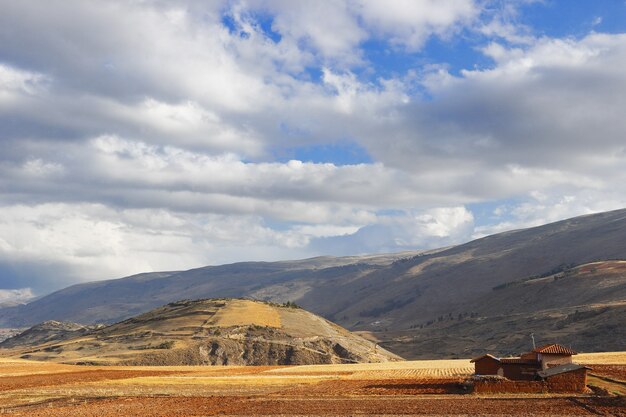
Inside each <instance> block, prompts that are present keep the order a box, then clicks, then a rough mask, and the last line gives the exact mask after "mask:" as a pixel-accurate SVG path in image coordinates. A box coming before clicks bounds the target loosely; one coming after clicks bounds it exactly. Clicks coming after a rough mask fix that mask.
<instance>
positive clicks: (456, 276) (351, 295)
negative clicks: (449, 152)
mask: <svg viewBox="0 0 626 417" xmlns="http://www.w3.org/2000/svg"><path fill="white" fill-rule="evenodd" d="M606 260H626V210H616V211H611V212H606V213H599V214H593V215H588V216H581V217H576V218H573V219H569V220H565V221H560V222H556V223H551V224H547V225H544V226H540V227H534V228H530V229H523V230H516V231H510V232H505V233H500V234H497V235H493V236H488V237H485V238H482V239H478V240H475V241H472V242H469V243H466V244H463V245H459V246H455V247H451V248H445V249H441V250H437V251H431V252H425V253H413V254H401V255H396V256H373V257H364V258H359V257H352V258H331V257H325V258H315V259H311V260H304V261H294V262H273V263H262V262H254V263H239V264H233V265H223V266H217V267H206V268H200V269H194V270H190V271H184V272H171V273H155V274H143V275H139V276H134V277H129V278H124V279H120V280H113V281H104V282H95V283H89V284H82V285H78V286H73V287H70V288H67V289H65V290H61V291H58V292H56V293H54V294H51V295H49V296H46V297H43V298H41V299H39V300H36V301H34V302H31V303H29V304H28V305H25V306H19V307H15V308H13V309H3V310H0V324H5V325H9V326H14V327H16V326H23V325H25V324H34V323H36V322H40V321H43V320H50V319H55V320H72V321H86V322H89V323H93V322H98V321H108V322H110V321H113V320H117V319H121V318H125V317H129V316H131V315H133V314H137V313H138V312H141V311H146V310H147V309H149V308H152V307H154V306H155V305H159V304H163V303H165V302H170V301H173V300H176V299H181V298H196V297H253V298H260V299H268V300H273V301H278V302H284V301H287V300H292V301H296V302H297V303H298V304H299V305H302V306H303V307H304V308H306V309H308V310H310V311H313V312H315V313H316V314H320V315H322V316H324V317H326V318H328V319H330V320H332V321H334V322H337V323H339V324H341V325H343V326H345V327H347V328H349V329H351V330H359V331H364V332H372V333H373V334H374V336H375V337H378V338H381V339H383V340H385V343H387V346H393V348H394V349H396V350H397V351H398V352H400V353H401V354H403V355H404V356H406V357H408V358H412V357H437V356H451V355H457V354H461V353H462V352H464V351H468V349H474V348H476V349H480V347H481V346H484V345H485V344H486V343H487V342H488V341H489V338H490V337H495V336H493V335H492V334H491V333H490V332H487V331H485V329H482V330H480V329H479V328H478V327H477V328H476V332H472V331H471V329H470V328H468V329H467V330H462V329H456V328H453V329H446V330H445V332H444V333H442V334H439V333H438V334H436V335H433V334H432V333H429V331H430V330H428V329H425V328H424V324H426V323H428V322H431V321H434V322H437V323H439V324H441V322H439V321H438V320H439V319H440V318H441V317H448V318H449V317H458V316H459V314H460V315H461V316H463V315H467V314H474V318H476V316H477V315H479V316H480V317H481V318H483V319H486V318H493V317H501V316H506V314H507V312H508V313H511V314H530V313H529V311H523V308H526V307H528V309H529V310H530V311H531V312H532V311H534V309H542V310H545V309H556V310H558V309H561V308H566V307H567V308H569V307H570V306H571V300H574V299H576V300H578V301H577V303H582V304H581V305H586V304H587V303H588V301H586V300H585V299H584V298H581V297H583V296H584V295H585V294H587V295H588V296H589V299H590V300H592V299H596V298H594V297H596V296H597V297H599V298H597V299H601V298H602V297H600V295H601V294H603V293H605V292H606V291H605V290H603V289H602V288H601V287H600V286H597V285H596V284H595V283H596V281H594V280H593V279H591V280H581V281H577V280H563V281H562V282H561V284H562V286H560V287H558V288H556V287H554V288H552V289H550V291H553V293H550V294H551V295H543V294H542V293H541V291H540V292H539V293H538V294H537V293H533V292H532V291H534V288H537V287H526V286H520V287H515V286H514V285H513V286H511V287H508V286H507V284H511V283H515V282H518V281H520V280H525V279H528V278H530V277H533V276H545V275H547V274H550V273H551V272H553V271H556V270H559V269H563V268H564V266H572V265H582V264H586V263H590V262H594V261H606ZM559 282H560V281H559ZM494 287H498V288H503V289H502V290H500V291H497V290H494V289H493V288H494ZM516 288H517V289H516ZM529 291H531V292H529ZM570 293H571V295H570ZM542 295H543V296H542ZM518 297H521V298H518ZM524 297H526V298H525V299H526V300H527V301H526V303H523V305H520V303H519V302H517V300H518V299H522V298H524ZM620 297H622V296H621V295H620V296H619V297H618V298H619V299H620V300H623V298H620ZM507 298H508V300H509V301H508V302H501V303H500V302H494V301H493V300H494V299H495V300H500V299H502V300H505V299H507ZM613 301H619V300H618V299H613ZM490 305H493V308H491V309H490V308H488V307H487V306H490ZM533 305H536V308H535V307H533ZM516 308H520V309H521V310H519V311H518V312H517V313H516V312H515V311H517V310H515V309H516ZM616 308H617V307H616ZM520 317H521V316H520ZM607 319H610V320H613V321H614V320H622V322H624V321H625V320H626V317H624V316H623V315H622V313H619V310H615V311H614V314H613V313H612V315H611V316H610V317H609V316H607ZM494 320H495V319H494ZM524 320H526V319H524ZM613 321H611V323H613ZM468 323H469V322H468ZM510 323H511V324H510V329H509V332H510V333H513V334H521V333H524V334H526V333H528V330H529V328H528V326H525V325H524V326H522V324H524V323H522V322H519V321H515V320H513V319H511V320H510ZM611 323H609V325H610V324H611ZM468 325H469V324H468ZM420 326H421V328H420ZM496 327H497V326H496ZM539 327H541V326H539ZM430 328H431V329H434V327H433V325H432V324H431V325H430ZM543 328H545V326H544V327H543ZM455 329H456V330H455ZM427 330H428V331H427ZM457 330H458V332H457ZM440 331H443V330H440ZM571 332H572V333H571V334H572V335H577V337H579V338H581V339H586V338H589V336H588V335H586V334H587V333H585V330H584V329H583V328H582V327H580V328H578V327H576V328H574V327H572V328H571ZM468 334H471V335H472V337H471V338H469V337H468V336H467V335H468ZM420 335H422V336H424V338H430V339H429V340H439V338H440V336H441V340H444V341H454V340H457V341H463V343H466V345H459V344H458V343H456V342H454V343H452V342H451V343H450V345H449V347H450V349H444V348H443V347H445V346H447V345H446V344H445V343H442V342H439V343H438V344H437V343H433V344H429V343H430V342H428V341H426V342H425V341H424V340H423V338H422V337H421V336H420ZM520 337H522V336H520ZM523 337H524V340H525V339H526V338H527V337H528V336H527V335H524V336H523ZM503 343H504V344H503V345H502V347H501V348H500V349H501V350H502V351H505V350H507V349H509V348H512V347H513V346H514V344H512V342H511V343H509V342H503ZM507 343H508V344H507ZM436 346H439V347H440V349H434V348H433V347H436ZM595 349H598V350H602V349H603V347H602V346H600V345H598V347H597V348H595ZM624 350H626V346H624Z"/></svg>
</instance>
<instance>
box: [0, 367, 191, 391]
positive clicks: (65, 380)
mask: <svg viewBox="0 0 626 417" xmlns="http://www.w3.org/2000/svg"><path fill="white" fill-rule="evenodd" d="M184 373H185V372H180V371H109V370H94V371H79V372H63V373H54V374H44V375H19V376H14V375H13V376H6V377H1V378H0V392H2V391H11V390H15V389H22V388H35V387H47V386H58V385H67V384H81V383H86V382H97V381H105V380H112V379H113V380H115V379H127V378H137V377H142V376H162V375H172V374H184Z"/></svg>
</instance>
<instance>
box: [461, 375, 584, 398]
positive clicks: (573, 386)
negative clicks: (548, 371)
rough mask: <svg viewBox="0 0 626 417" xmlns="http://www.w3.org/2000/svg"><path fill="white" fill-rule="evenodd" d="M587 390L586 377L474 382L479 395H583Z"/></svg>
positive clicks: (561, 376)
mask: <svg viewBox="0 0 626 417" xmlns="http://www.w3.org/2000/svg"><path fill="white" fill-rule="evenodd" d="M586 388H587V386H586V378H585V377H584V376H582V377H580V376H573V375H559V376H553V377H550V378H549V379H548V380H547V381H511V380H507V379H494V380H485V381H474V390H473V391H474V392H475V393H477V394H481V393H486V394H497V393H525V394H542V393H549V392H553V393H555V392H556V393H583V392H585V390H586Z"/></svg>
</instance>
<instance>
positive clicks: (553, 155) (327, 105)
mask: <svg viewBox="0 0 626 417" xmlns="http://www.w3.org/2000/svg"><path fill="white" fill-rule="evenodd" d="M2 8H3V11H2V13H1V14H0V27H2V28H3V29H2V30H0V141H2V152H1V153H0V206H1V209H2V214H3V215H2V216H1V217H0V302H2V301H3V300H13V301H15V300H17V299H24V298H28V297H29V296H31V295H33V294H43V293H45V292H48V291H52V290H54V289H57V288H60V287H63V286H65V285H68V284H71V283H75V282H84V281H89V280H95V279H106V278H113V277H120V276H125V275H130V274H133V273H138V272H146V271H157V270H175V269H188V268H192V267H198V266H203V265H209V264H221V263H228V262H235V261H246V260H268V261H269V260H279V259H294V258H302V257H309V256H317V255H348V254H362V253H370V252H392V251H401V250H408V249H428V248H434V247H439V246H447V245H451V244H457V243H462V242H466V241H469V240H471V239H474V238H477V237H481V236H485V235H488V234H491V233H497V232H500V231H505V230H510V229H514V228H521V227H529V226H534V225H539V224H544V223H547V222H551V221H556V220H560V219H563V218H567V217H572V216H576V215H581V214H587V213H593V212H599V211H604V210H610V209H616V208H622V207H624V206H625V205H626V204H625V203H626V202H625V200H626V197H624V196H626V169H625V168H626V143H625V142H624V139H623V138H624V137H626V121H625V120H624V118H623V111H622V110H621V109H623V108H625V107H626V98H625V97H626V94H625V93H626V73H625V72H624V71H623V68H624V67H625V66H626V3H625V2H624V1H621V0H620V1H617V0H614V1H609V0H603V1H591V0H589V1H582V0H581V1H550V0H545V1H532V0H514V1H490V0H437V1H435V0H415V1H412V0H394V1H388V2H380V1H374V0H346V1H331V0H327V1H319V2H294V1H284V0H248V1H238V0H223V1H212V2H196V1H192V0H189V1H177V2H168V1H145V2H124V1H115V0H114V1H110V2H106V3H103V2H96V1H93V2H91V1H79V0H63V1H61V0H53V1H46V2H43V1H29V2H23V1H8V2H5V3H3V6H2Z"/></svg>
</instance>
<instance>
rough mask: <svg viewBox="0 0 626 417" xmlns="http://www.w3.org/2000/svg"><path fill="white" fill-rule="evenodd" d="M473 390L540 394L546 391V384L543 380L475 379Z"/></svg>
mask: <svg viewBox="0 0 626 417" xmlns="http://www.w3.org/2000/svg"><path fill="white" fill-rule="evenodd" d="M474 392H475V393H477V394H483V393H485V394H498V393H505V392H506V393H525V394H541V393H547V392H549V391H548V384H547V383H545V382H543V381H509V380H495V381H475V382H474Z"/></svg>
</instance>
